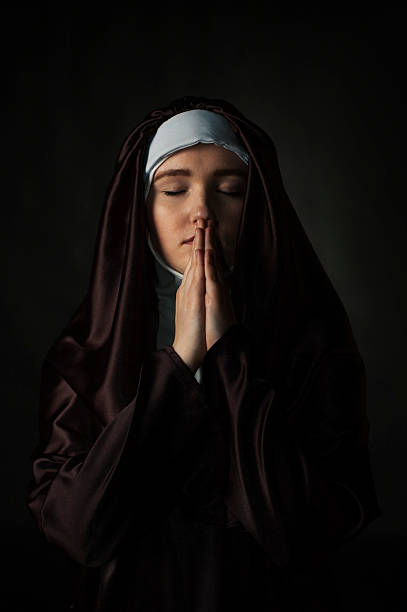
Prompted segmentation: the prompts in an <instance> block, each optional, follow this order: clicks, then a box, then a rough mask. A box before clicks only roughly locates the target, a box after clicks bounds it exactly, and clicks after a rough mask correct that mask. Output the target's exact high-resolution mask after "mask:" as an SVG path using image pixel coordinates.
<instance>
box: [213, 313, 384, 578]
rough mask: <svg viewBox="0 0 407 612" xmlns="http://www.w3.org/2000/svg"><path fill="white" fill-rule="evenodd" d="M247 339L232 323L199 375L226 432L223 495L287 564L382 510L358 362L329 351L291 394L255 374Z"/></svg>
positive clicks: (334, 542)
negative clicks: (308, 380) (226, 483)
mask: <svg viewBox="0 0 407 612" xmlns="http://www.w3.org/2000/svg"><path fill="white" fill-rule="evenodd" d="M253 351H254V347H253V343H252V339H251V335H250V333H249V331H248V330H247V328H246V327H245V326H243V325H242V324H240V323H238V324H235V325H233V326H232V327H231V328H229V330H228V331H227V332H226V333H225V334H224V335H223V336H222V337H221V338H220V339H219V340H218V341H217V342H216V343H215V344H214V345H213V346H212V347H211V348H210V350H209V351H208V352H207V354H206V356H205V360H204V364H203V373H204V378H203V384H204V386H205V389H206V392H207V393H208V394H209V395H210V398H211V400H210V401H211V405H212V409H216V410H218V411H219V412H220V414H221V415H222V416H223V418H224V420H225V423H226V424H227V427H228V429H229V433H230V481H229V489H228V492H227V496H226V497H225V501H226V503H227V505H228V506H229V508H230V509H231V511H232V513H233V514H234V515H235V516H236V517H237V519H238V520H239V521H240V522H241V524H242V525H243V526H244V528H245V529H246V530H247V531H248V532H249V533H250V534H251V535H252V536H253V537H254V538H255V539H256V540H257V541H258V542H259V543H260V544H261V545H262V547H263V548H264V549H265V550H266V551H267V552H268V553H269V555H270V557H271V559H272V561H273V562H274V563H275V564H276V565H278V566H280V567H286V566H289V565H290V564H292V563H301V564H302V563H309V562H310V561H312V560H318V559H320V558H321V555H323V554H324V553H325V552H327V551H330V550H333V549H335V548H336V547H337V546H338V545H340V544H341V543H342V542H344V541H345V540H347V539H349V538H351V537H352V536H354V535H356V534H357V533H358V532H359V531H360V530H361V529H362V528H363V527H364V526H366V525H367V524H369V523H370V522H371V521H372V520H373V519H375V518H376V517H377V516H379V515H380V510H379V508H378V505H377V501H376V497H375V490H374V486H373V481H372V476H371V471H370V464H369V456H368V430H369V423H368V421H367V418H366V414H365V411H364V370H363V363H362V362H361V360H360V358H359V359H355V356H352V355H345V354H342V355H339V354H338V355H336V356H333V355H332V356H330V357H327V358H326V360H325V361H323V362H321V363H320V364H319V366H318V372H316V373H315V376H314V377H313V379H312V384H308V385H304V387H303V389H302V390H301V392H299V393H298V396H297V399H296V401H295V402H288V398H289V397H293V395H292V394H291V396H290V394H289V393H287V390H283V389H281V390H280V389H279V388H277V389H276V388H273V385H272V384H271V383H270V382H269V381H268V380H264V379H261V378H259V377H257V376H256V371H255V369H254V366H253V363H254V353H253Z"/></svg>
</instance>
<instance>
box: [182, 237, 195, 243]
mask: <svg viewBox="0 0 407 612" xmlns="http://www.w3.org/2000/svg"><path fill="white" fill-rule="evenodd" d="M193 241H194V236H191V237H190V238H187V240H184V242H183V244H192V243H193Z"/></svg>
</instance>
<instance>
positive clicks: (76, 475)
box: [28, 97, 380, 612]
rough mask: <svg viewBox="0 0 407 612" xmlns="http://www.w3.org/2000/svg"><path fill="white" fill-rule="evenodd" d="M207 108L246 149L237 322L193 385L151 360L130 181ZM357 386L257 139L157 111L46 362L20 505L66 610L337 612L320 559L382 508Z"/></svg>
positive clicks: (269, 150) (345, 322) (226, 108)
mask: <svg viewBox="0 0 407 612" xmlns="http://www.w3.org/2000/svg"><path fill="white" fill-rule="evenodd" d="M188 108H207V109H209V110H214V111H215V112H220V113H221V114H223V115H224V116H225V117H226V118H227V119H229V121H230V122H231V123H232V125H233V126H234V128H235V129H236V131H237V132H238V134H239V135H240V137H241V138H242V140H243V142H244V145H245V147H246V148H247V150H248V151H249V154H250V163H249V179H248V189H247V193H246V198H245V203H244V208H243V214H242V220H241V224H240V229H239V237H238V246H237V251H236V258H235V266H234V274H233V278H232V296H233V301H234V305H235V310H236V313H237V318H238V321H239V322H238V323H237V324H235V325H233V326H232V327H230V328H229V329H228V330H227V332H226V333H225V334H224V335H223V336H222V337H221V338H220V339H219V340H218V341H217V342H216V343H215V344H214V345H213V346H212V347H211V349H210V350H209V351H208V352H207V354H206V356H205V358H204V361H203V363H202V366H201V368H202V381H201V383H202V384H199V383H198V382H197V380H196V379H195V377H194V374H193V373H192V371H191V370H190V369H189V368H188V367H187V366H186V364H185V363H184V362H183V361H182V359H181V358H180V357H179V356H178V355H177V353H176V352H175V351H174V349H173V348H172V347H171V346H166V347H164V348H161V349H160V350H157V346H156V335H157V319H158V317H157V299H156V295H155V291H154V282H153V280H154V278H155V277H154V263H153V258H152V255H151V252H150V251H149V249H148V246H147V240H146V228H147V225H146V215H145V207H144V200H143V168H144V163H145V155H146V149H147V146H148V142H149V139H150V138H151V136H152V135H153V134H154V133H155V130H156V129H157V127H158V125H160V123H162V122H163V121H165V119H167V118H169V117H170V116H172V115H173V114H174V113H176V112H181V111H183V110H187V109H188ZM365 386H366V373H365V368H364V363H363V359H362V357H361V355H360V353H359V351H358V348H357V346H356V343H355V340H354V336H353V333H352V329H351V326H350V323H349V319H348V317H347V314H346V312H345V309H344V307H343V305H342V303H341V301H340V299H339V297H338V296H337V294H336V292H335V290H334V288H333V286H332V284H331V283H330V281H329V279H328V277H327V275H326V273H325V272H324V270H323V268H322V266H321V264H320V262H319V260H318V258H317V256H316V254H315V252H314V250H313V249H312V246H311V244H310V243H309V241H308V239H307V237H306V235H305V233H304V230H303V229H302V226H301V223H300V222H299V220H298V218H297V216H296V213H295V211H294V209H293V207H292V206H291V204H290V202H289V200H288V198H287V196H286V194H285V191H284V188H283V185H282V181H281V177H280V174H279V170H278V164H277V160H276V156H275V150H274V147H273V144H272V142H271V140H270V138H269V137H268V136H267V135H266V134H265V133H264V132H263V131H262V130H261V129H260V128H259V127H258V126H255V125H254V124H253V123H252V122H250V121H249V120H248V119H246V118H245V117H244V116H243V115H242V114H241V113H239V111H237V109H235V108H234V107H233V106H232V105H230V104H229V103H227V102H225V101H222V100H208V99H205V98H193V97H186V98H182V99H180V100H176V101H173V102H172V103H171V104H170V105H169V106H168V107H166V108H164V109H158V110H155V111H152V112H151V113H150V114H149V115H148V116H147V117H146V118H145V119H144V120H143V121H142V122H141V123H140V124H139V126H137V128H136V129H135V130H134V131H133V132H132V133H131V134H130V136H129V137H128V139H127V140H126V142H125V143H124V145H123V148H122V151H121V153H120V155H119V158H118V162H117V168H116V172H115V175H114V178H113V180H112V183H111V186H110V189H109V193H108V197H107V199H106V203H105V207H104V209H103V212H102V216H101V222H100V228H99V234H98V237H97V245H96V254H95V260H94V266H93V269H92V273H91V282H90V285H89V290H88V293H87V295H86V296H85V299H84V300H83V302H82V303H81V304H80V305H79V307H78V309H77V311H76V312H75V314H74V315H73V317H72V319H71V320H70V321H69V323H68V324H67V326H66V327H65V329H64V330H63V331H62V332H61V334H60V335H59V337H58V338H57V339H56V341H55V342H54V344H53V345H52V346H51V348H50V349H49V351H48V353H47V355H46V357H45V359H44V363H43V369H42V381H41V398H40V404H41V410H40V440H39V443H38V446H37V449H36V450H35V452H34V454H33V469H34V478H33V481H32V483H31V484H30V487H29V488H30V490H29V499H28V503H29V507H30V510H31V511H32V513H33V515H34V517H35V518H36V520H37V522H38V524H39V527H40V529H41V531H42V532H43V534H44V535H45V537H46V538H47V540H48V541H49V542H50V543H53V544H55V545H57V546H58V547H60V548H61V549H62V550H64V551H65V553H66V554H67V555H69V556H70V557H71V558H72V559H74V560H75V561H76V562H77V563H78V569H79V573H80V581H79V583H78V591H77V593H75V594H72V604H73V607H72V609H73V610H77V611H83V612H85V611H86V612H91V611H92V612H93V611H96V610H97V611H103V612H113V611H114V612H127V611H130V610H132V611H133V610H134V611H136V610H137V611H138V612H147V611H148V612H150V611H151V612H170V611H171V612H224V611H226V610H234V611H236V612H239V611H241V612H243V611H244V612H248V611H249V610H250V611H253V612H261V611H266V610H267V611H268V612H271V611H290V612H291V611H297V610H298V611H303V610H304V611H310V612H311V611H318V610H324V612H326V611H327V610H339V609H340V603H339V599H338V597H337V594H336V591H335V586H334V583H333V580H332V576H331V574H330V571H329V559H330V558H331V555H332V554H335V550H336V549H337V547H338V546H340V545H342V544H343V543H344V542H346V541H347V540H349V539H351V538H353V537H355V536H356V535H357V534H358V533H360V531H361V530H362V529H363V528H364V527H366V526H367V525H368V524H369V523H371V522H372V521H373V520H374V519H375V518H377V517H378V516H379V515H380V510H379V507H378V504H377V500H376V495H375V489H374V485H373V481H372V475H371V469H370V463H369V451H368V432H369V421H368V418H367V414H366V397H365V396H366V392H365Z"/></svg>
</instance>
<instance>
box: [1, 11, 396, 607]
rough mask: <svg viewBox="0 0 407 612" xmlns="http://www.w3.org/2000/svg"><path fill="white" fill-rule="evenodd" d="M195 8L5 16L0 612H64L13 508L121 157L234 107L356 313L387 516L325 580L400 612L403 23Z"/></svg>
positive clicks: (35, 540)
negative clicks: (142, 131) (265, 137)
mask: <svg viewBox="0 0 407 612" xmlns="http://www.w3.org/2000/svg"><path fill="white" fill-rule="evenodd" d="M85 6H88V10H86V11H84V7H85ZM199 6H200V12H201V15H200V16H199V17H196V16H194V15H193V13H190V12H189V11H184V13H183V14H182V13H180V14H172V13H170V12H169V11H168V10H167V11H166V12H165V13H162V12H161V11H162V9H160V7H159V6H157V7H153V8H154V10H152V11H151V12H149V11H147V10H145V11H144V12H143V13H141V12H140V11H139V10H137V9H135V8H130V6H123V4H122V5H121V6H120V3H119V4H116V5H115V7H114V8H111V9H110V10H107V9H103V10H101V8H100V7H99V8H97V10H96V9H95V10H94V11H92V10H91V9H89V5H86V4H82V5H78V6H77V7H75V6H74V5H72V4H68V5H66V4H65V3H55V7H54V5H50V6H48V7H47V6H46V5H44V6H43V7H41V6H39V5H38V4H36V5H35V6H31V7H27V6H26V7H24V6H20V5H15V6H14V8H13V9H12V10H11V9H9V11H8V13H6V16H5V17H4V21H3V25H2V30H3V32H2V41H3V43H5V44H4V51H3V59H4V60H5V66H6V68H5V70H4V71H3V75H2V76H3V81H4V82H7V83H9V85H8V87H7V88H6V95H3V101H4V102H6V104H8V103H10V107H9V108H7V107H6V114H5V121H4V124H3V137H4V136H5V139H4V140H3V142H4V151H5V153H6V161H5V163H4V164H3V167H5V168H7V171H6V172H5V176H4V185H5V186H8V187H9V189H8V190H7V189H5V190H4V197H5V200H4V201H3V207H2V210H3V212H4V213H5V220H4V222H3V224H2V246H3V247H4V251H3V257H2V261H3V262H4V263H5V264H6V265H5V272H4V274H3V279H4V282H3V283H2V286H3V288H4V290H3V300H2V305H3V316H2V323H3V333H2V347H3V356H4V357H5V360H4V362H3V368H2V371H3V374H4V379H3V383H2V389H3V395H2V397H3V398H4V401H3V419H2V423H3V428H2V441H3V449H4V452H3V455H2V456H3V460H2V462H1V467H2V471H3V474H2V483H3V487H2V488H3V503H2V504H1V510H2V514H3V516H2V522H1V541H2V552H3V558H7V559H8V563H7V572H6V574H4V572H3V578H4V577H5V582H4V586H3V587H2V595H1V598H0V600H1V602H2V604H3V609H5V610H8V611H11V610H33V609H34V610H37V609H38V610H40V609H41V610H52V612H57V611H58V610H60V609H64V608H63V607H60V605H59V604H58V603H57V602H58V601H61V600H63V601H65V595H64V594H63V591H64V589H66V586H65V585H66V584H68V585H69V584H70V581H71V580H72V577H71V576H72V573H71V570H72V564H71V563H70V562H69V561H67V560H65V559H64V558H63V557H62V555H61V554H60V553H58V551H56V550H53V549H51V548H49V547H48V546H46V545H45V544H44V543H43V542H42V540H41V538H40V536H39V534H38V532H37V528H36V526H35V525H34V522H33V520H32V519H31V516H30V515H29V514H28V511H27V509H26V502H25V496H26V487H27V482H28V480H29V478H30V476H31V462H30V454H31V452H32V451H33V448H34V446H35V443H36V440H37V411H38V392H39V374H40V367H41V363H42V359H43V357H44V354H45V352H46V350H47V349H48V347H49V345H50V343H51V342H52V341H53V340H54V338H55V337H56V335H57V334H58V333H59V332H60V330H61V328H62V327H63V326H64V325H65V323H66V322H67V320H68V319H69V318H70V316H71V315H72V313H73V311H74V309H75V308H76V307H77V305H78V304H79V302H80V301H81V300H82V298H83V296H84V293H85V291H86V289H87V285H88V281H89V274H90V268H91V263H92V258H93V249H94V246H95V238H96V231H97V224H98V220H99V215H100V212H101V207H102V204H103V199H104V195H105V190H106V188H107V186H108V183H109V180H110V177H111V174H112V171H113V165H114V162H115V158H116V155H117V152H118V150H119V147H120V145H121V143H122V141H123V140H124V138H125V136H126V135H127V134H128V133H129V132H130V131H131V129H132V128H133V127H134V126H135V124H136V123H137V122H138V121H140V120H141V119H142V118H143V117H144V116H145V114H146V113H147V112H148V111H149V110H151V109H152V108H154V107H156V106H161V105H164V104H166V103H167V102H169V101H170V100H172V99H173V98H176V97H179V96H181V95H186V94H190V95H204V96H207V97H220V98H226V99H228V100H230V101H231V102H232V103H233V104H235V105H236V106H237V107H238V108H239V109H240V110H241V111H242V112H243V113H245V114H246V115H247V116H248V117H249V118H251V119H252V120H253V121H255V122H257V123H258V124H259V125H260V126H261V127H263V128H264V129H265V130H266V131H267V132H268V133H269V134H270V135H271V137H272V138H273V139H274V141H275V143H276V147H277V151H278V153H279V159H280V164H281V169H282V174H283V178H284V181H285V185H286V189H287V191H288V194H289V196H290V198H291V200H292V202H293V205H294V207H295V209H296V211H297V213H298V215H299V217H300V219H301V221H302V223H303V225H304V227H305V230H306V231H307V233H308V235H309V237H310V239H311V242H312V243H313V245H314V247H315V249H316V251H317V253H318V255H319V257H320V259H321V260H322V263H323V265H324V266H325V268H326V270H327V272H328V274H329V276H330V278H331V280H332V281H333V283H334V285H335V287H336V289H337V291H338V293H339V295H340V296H341V298H342V300H343V302H344V304H345V307H346V309H347V311H348V313H349V316H350V319H351V322H352V325H353V329H354V332H355V335H356V338H357V341H358V343H359V347H360V350H361V352H362V355H363V356H364V359H365V363H366V367H367V374H368V411H369V418H370V422H371V442H370V447H371V459H372V466H373V472H374V476H375V481H376V486H377V491H378V497H379V501H380V505H381V508H382V512H383V516H382V517H381V518H380V519H379V520H377V521H376V522H375V523H374V524H372V525H371V526H370V527H369V528H368V529H367V530H366V531H365V532H364V533H363V535H361V536H360V537H359V538H358V539H357V540H355V541H354V542H352V543H350V544H348V545H346V546H345V547H344V548H343V549H342V550H341V551H340V552H339V553H338V555H337V557H336V560H335V571H336V574H337V577H338V584H339V585H340V589H341V590H342V593H343V598H344V602H345V609H346V610H349V611H351V610H352V611H353V610H367V609H370V610H386V611H390V610H401V609H404V605H406V601H407V598H406V596H405V592H404V593H403V592H402V586H401V577H402V573H403V572H405V570H406V564H405V553H406V547H405V542H406V519H405V517H406V511H407V495H406V494H405V481H406V479H405V470H404V468H405V455H404V439H405V424H406V415H405V408H406V401H405V400H406V393H405V382H406V381H405V379H406V374H407V369H406V358H405V346H404V344H405V339H406V312H407V308H406V282H405V278H406V274H405V270H404V267H405V261H406V259H405V257H404V255H405V249H406V246H405V244H406V231H405V229H406V228H405V220H406V213H405V205H406V198H405V194H404V175H405V168H404V164H405V156H404V150H405V143H404V116H403V112H402V111H403V110H404V109H403V103H404V97H403V95H402V81H403V80H404V66H403V60H402V52H403V43H402V38H403V36H404V32H403V30H402V21H401V16H400V15H397V14H395V13H394V12H392V13H390V11H389V12H385V13H382V14H379V13H377V14H372V13H369V14H363V15H362V14H360V15H356V14H355V12H354V11H353V12H352V13H349V14H348V15H344V14H342V15H321V13H319V14H317V12H315V14H312V13H310V12H309V9H308V12H307V13H305V12H304V13H303V14H302V15H301V14H298V15H297V16H296V17H294V16H293V15H291V16H288V15H283V14H281V13H279V14H277V12H276V11H275V10H274V11H273V9H272V8H271V9H270V8H269V9H268V12H267V11H266V9H264V8H261V5H260V7H259V5H257V9H256V10H257V12H256V13H254V12H253V13H252V14H236V12H235V11H236V8H234V9H233V8H231V9H230V10H229V12H226V11H225V13H224V14H213V13H212V12H210V9H211V8H212V5H208V6H207V5H205V4H200V5H199ZM270 6H271V7H272V6H273V5H272V4H270ZM13 64H15V69H14V68H13V67H12V66H13ZM9 76H10V77H11V78H10V80H6V79H7V78H8V77H9ZM402 162H403V163H402ZM403 340H404V343H403ZM68 599H69V597H68ZM4 602H6V605H4ZM403 602H404V603H403Z"/></svg>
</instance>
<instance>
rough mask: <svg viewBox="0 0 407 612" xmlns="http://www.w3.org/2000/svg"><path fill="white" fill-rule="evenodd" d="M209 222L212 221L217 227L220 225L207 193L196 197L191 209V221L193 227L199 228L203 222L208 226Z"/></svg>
mask: <svg viewBox="0 0 407 612" xmlns="http://www.w3.org/2000/svg"><path fill="white" fill-rule="evenodd" d="M209 220H212V221H213V222H214V224H215V225H217V223H218V221H217V218H216V214H215V211H214V209H213V207H211V205H210V202H209V197H208V195H207V194H205V193H201V194H199V195H196V196H195V198H194V202H193V206H192V207H191V221H192V223H193V225H196V226H197V227H199V226H200V225H202V221H203V222H204V225H205V226H206V225H207V224H208V221H209Z"/></svg>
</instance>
